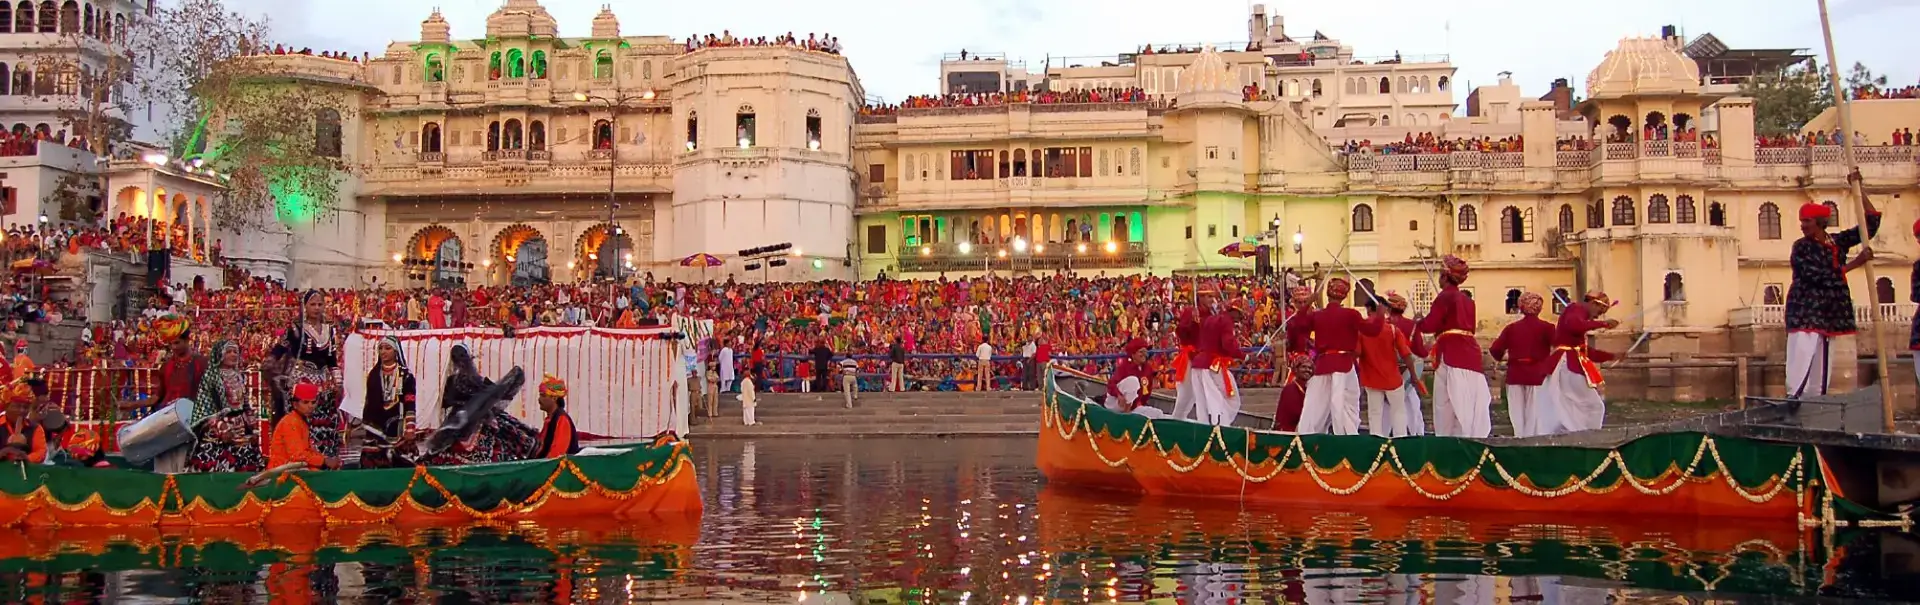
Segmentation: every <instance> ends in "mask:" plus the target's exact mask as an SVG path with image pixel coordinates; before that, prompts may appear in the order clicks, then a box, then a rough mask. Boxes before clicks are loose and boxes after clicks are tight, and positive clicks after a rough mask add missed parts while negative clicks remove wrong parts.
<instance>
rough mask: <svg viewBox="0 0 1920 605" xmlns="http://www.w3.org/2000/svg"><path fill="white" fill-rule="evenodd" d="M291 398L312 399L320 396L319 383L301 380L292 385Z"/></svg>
mask: <svg viewBox="0 0 1920 605" xmlns="http://www.w3.org/2000/svg"><path fill="white" fill-rule="evenodd" d="M293 398H294V399H298V400H300V401H313V400H315V399H319V398H320V385H317V384H314V383H311V382H302V383H300V384H297V385H294V386H293Z"/></svg>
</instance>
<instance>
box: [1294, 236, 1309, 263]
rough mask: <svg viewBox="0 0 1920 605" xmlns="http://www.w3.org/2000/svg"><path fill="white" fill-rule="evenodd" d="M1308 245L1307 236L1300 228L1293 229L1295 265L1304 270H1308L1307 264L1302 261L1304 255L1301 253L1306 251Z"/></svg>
mask: <svg viewBox="0 0 1920 605" xmlns="http://www.w3.org/2000/svg"><path fill="white" fill-rule="evenodd" d="M1306 243H1307V234H1306V233H1305V232H1303V231H1301V230H1300V228H1299V227H1294V228H1293V264H1294V265H1296V266H1298V267H1300V268H1302V269H1304V268H1306V263H1305V262H1303V261H1302V259H1301V256H1302V255H1301V254H1300V251H1301V250H1303V249H1305V247H1306Z"/></svg>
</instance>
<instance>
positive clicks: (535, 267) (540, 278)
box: [493, 224, 553, 286]
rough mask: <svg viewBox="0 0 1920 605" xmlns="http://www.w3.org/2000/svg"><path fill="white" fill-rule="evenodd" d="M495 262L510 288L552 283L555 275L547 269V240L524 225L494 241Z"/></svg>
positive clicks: (517, 226)
mask: <svg viewBox="0 0 1920 605" xmlns="http://www.w3.org/2000/svg"><path fill="white" fill-rule="evenodd" d="M493 262H495V263H498V264H499V266H500V267H501V268H502V269H503V270H505V271H506V273H507V283H508V284H510V285H514V286H531V285H536V284H545V283H550V282H552V281H553V272H552V270H551V269H550V268H549V267H548V266H547V238H546V237H545V236H543V235H541V234H540V230H538V229H534V228H533V227H530V226H528V225H525V224H516V225H513V226H511V227H507V228H506V229H503V230H501V231H500V234H499V235H496V236H494V237H493Z"/></svg>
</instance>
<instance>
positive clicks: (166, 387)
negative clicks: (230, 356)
mask: <svg viewBox="0 0 1920 605" xmlns="http://www.w3.org/2000/svg"><path fill="white" fill-rule="evenodd" d="M164 319H166V321H156V322H154V325H155V326H156V329H157V330H158V331H159V336H160V338H162V339H164V340H166V342H167V361H166V363H164V364H162V365H161V366H160V373H159V375H158V376H157V377H155V382H154V383H153V392H152V393H151V395H153V398H152V399H147V400H129V401H123V402H120V411H123V412H132V411H136V410H142V409H148V410H149V411H151V410H152V409H159V408H160V407H161V406H165V405H167V404H170V403H173V402H175V401H179V400H181V399H193V398H194V397H195V396H197V395H199V394H200V379H201V378H203V377H205V376H206V374H207V360H206V358H204V357H201V356H200V355H199V354H197V353H194V352H193V347H192V346H191V344H192V343H191V341H192V337H193V329H192V325H191V324H190V323H189V322H188V321H187V319H186V318H184V317H180V316H177V315H176V316H170V317H167V318H164Z"/></svg>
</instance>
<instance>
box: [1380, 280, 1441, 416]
mask: <svg viewBox="0 0 1920 605" xmlns="http://www.w3.org/2000/svg"><path fill="white" fill-rule="evenodd" d="M1387 323H1389V324H1393V327H1394V329H1396V330H1399V331H1400V333H1401V334H1405V335H1406V336H1407V340H1408V343H1407V344H1408V345H1410V347H1411V349H1412V350H1413V365H1412V366H1411V367H1408V368H1407V373H1406V374H1402V375H1401V376H1400V378H1401V379H1403V380H1405V381H1407V385H1408V386H1409V387H1411V388H1407V389H1403V390H1401V392H1400V394H1401V395H1402V401H1401V407H1400V408H1399V409H1400V410H1401V414H1400V415H1399V416H1398V417H1397V419H1398V421H1399V422H1401V423H1403V424H1401V426H1402V427H1404V428H1405V429H1406V433H1405V435H1406V436H1409V437H1414V436H1420V435H1425V434H1427V415H1426V413H1425V412H1424V411H1422V410H1421V409H1420V408H1421V405H1420V393H1421V392H1422V391H1423V390H1425V388H1426V385H1425V384H1424V381H1425V380H1426V375H1427V355H1429V354H1430V353H1431V351H1428V350H1427V339H1425V338H1421V337H1420V326H1418V325H1415V324H1414V323H1413V319H1411V318H1408V317H1407V297H1405V296H1401V295H1400V293H1398V292H1394V291H1392V290H1388V291H1387ZM1389 409H1393V408H1389Z"/></svg>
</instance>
